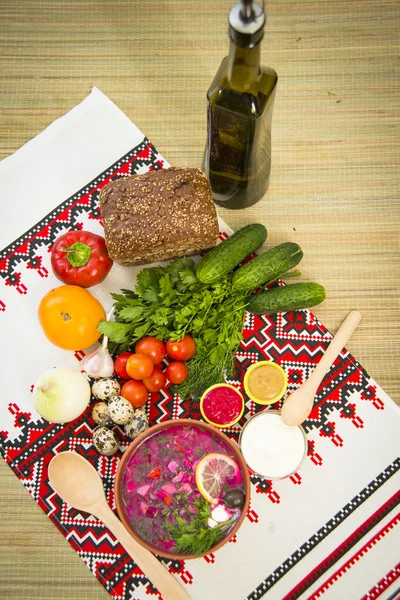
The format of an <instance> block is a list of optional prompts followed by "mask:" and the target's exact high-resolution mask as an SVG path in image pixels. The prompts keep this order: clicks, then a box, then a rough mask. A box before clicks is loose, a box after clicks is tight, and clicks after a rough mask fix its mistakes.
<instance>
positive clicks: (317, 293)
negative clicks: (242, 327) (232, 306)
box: [246, 283, 326, 315]
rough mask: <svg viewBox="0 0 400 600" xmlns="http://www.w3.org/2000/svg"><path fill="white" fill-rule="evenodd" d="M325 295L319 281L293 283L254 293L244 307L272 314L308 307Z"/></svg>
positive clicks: (322, 299) (321, 299)
mask: <svg viewBox="0 0 400 600" xmlns="http://www.w3.org/2000/svg"><path fill="white" fill-rule="evenodd" d="M325 296H326V294H325V289H324V288H323V287H322V285H320V284H319V283H293V284H292V285H285V286H284V287H277V288H273V289H272V290H268V291H264V292H259V293H258V294H254V295H253V296H251V297H250V302H249V304H248V305H247V306H246V309H247V310H248V311H249V312H251V313H254V314H256V315H272V314H274V313H278V312H287V311H290V310H298V309H301V308H310V307H311V306H315V305H316V304H320V303H321V302H323V301H324V300H325Z"/></svg>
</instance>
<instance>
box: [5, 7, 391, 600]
mask: <svg viewBox="0 0 400 600" xmlns="http://www.w3.org/2000/svg"><path fill="white" fill-rule="evenodd" d="M231 4H232V2H230V1H226V0H201V1H200V0H198V1H196V0H131V1H122V0H120V1H118V0H47V1H46V0H25V1H23V0H13V2H9V1H8V0H0V44H1V51H0V78H1V79H0V83H1V85H0V158H3V157H4V156H7V155H8V154H10V153H11V152H14V151H15V150H17V148H19V147H20V146H21V145H22V144H23V143H24V142H26V141H27V140H28V139H30V138H31V137H33V136H35V135H36V134H37V133H39V132H40V131H41V130H42V129H43V128H44V127H45V126H46V125H47V124H49V123H50V122H51V121H52V120H54V119H55V118H57V117H58V116H61V115H63V114H64V113H65V112H67V111H68V110H69V109H70V108H72V107H73V106H74V105H75V104H77V103H78V102H80V101H81V100H82V99H83V98H84V97H85V96H86V95H87V94H88V92H89V91H90V88H91V87H92V86H93V85H96V86H97V87H99V88H100V89H101V90H102V91H103V92H105V93H106V94H107V95H108V96H109V97H110V98H111V99H112V100H113V101H114V102H115V103H116V104H117V105H118V106H120V108H121V109H122V110H123V111H125V112H126V113H127V115H128V116H129V117H130V118H131V119H132V120H133V121H134V122H135V123H136V125H137V126H138V127H140V129H141V130H142V131H143V132H145V134H146V135H147V136H148V137H149V138H150V139H151V140H152V141H153V143H154V144H155V145H156V147H157V148H158V149H159V150H160V152H162V154H163V155H164V156H165V157H166V158H167V159H168V160H169V161H170V162H171V163H172V164H174V165H178V166H199V165H200V162H201V156H202V152H203V146H204V142H205V131H206V129H205V125H206V113H205V108H206V105H205V92H206V90H207V88H208V86H209V84H210V83H211V80H212V78H213V76H214V74H215V72H216V70H217V68H218V66H219V64H220V61H221V60H222V58H223V56H224V55H225V54H226V51H227V47H228V41H227V35H226V29H227V22H226V18H227V13H228V10H229V8H230V6H231ZM267 11H268V25H267V30H266V35H265V38H264V41H263V52H262V58H263V64H265V65H267V66H271V67H273V68H275V69H276V71H277V72H278V75H279V78H280V79H279V84H278V92H277V97H276V104H275V111H274V119H273V174H272V182H271V186H270V190H269V192H268V195H267V197H266V198H265V199H264V200H263V201H262V202H261V203H259V204H258V205H256V206H255V207H253V208H250V209H247V210H246V211H244V212H232V211H226V210H222V209H219V213H220V215H221V216H222V217H223V219H224V220H225V221H226V222H227V223H228V224H229V225H230V226H231V227H232V228H234V229H235V228H237V227H239V226H241V225H243V224H245V223H250V222H255V221H261V222H263V223H264V224H265V225H266V226H267V227H268V229H269V238H268V243H269V244H271V245H275V244H277V243H280V242H283V241H294V242H297V243H299V244H300V245H301V247H302V248H303V250H304V254H305V257H304V259H303V262H302V272H303V280H305V281H306V280H308V281H313V280H314V281H318V282H320V283H322V284H323V285H324V286H325V287H326V289H327V295H328V299H327V300H326V302H325V303H324V304H323V305H322V306H319V307H317V308H316V310H315V313H316V315H317V316H318V317H319V318H320V319H321V320H322V322H323V323H324V324H325V325H326V326H327V327H328V328H330V329H331V330H332V331H333V330H335V329H336V328H337V327H338V325H339V323H340V322H341V320H342V319H343V318H344V316H345V315H346V314H347V312H348V311H349V310H350V309H352V308H358V309H359V310H360V311H361V313H362V315H363V321H362V323H361V325H360V327H359V329H358V330H357V332H356V334H355V336H354V339H352V340H351V342H350V343H349V344H348V347H349V349H350V350H351V352H352V353H353V354H354V356H355V357H356V358H357V359H358V360H359V361H360V362H361V364H362V365H363V366H364V367H365V368H366V369H367V371H368V372H369V373H370V374H371V375H372V376H373V377H374V378H375V379H376V380H377V381H378V382H379V383H380V384H381V385H382V387H383V388H384V389H385V390H386V391H387V392H388V393H389V395H391V397H392V398H393V399H394V400H396V401H397V402H399V400H400V374H399V367H398V354H399V346H400V344H399V340H400V310H399V288H400V286H399V268H400V260H399V256H400V253H399V250H400V248H399V225H400V208H399V207H400V184H399V167H400V127H399V123H400V114H399V97H400V89H399V88H400V85H399V68H400V64H399V58H398V57H399V29H400V3H399V2H398V0H318V2H314V1H306V0H304V1H294V0H284V1H283V0H280V1H279V0H275V1H269V2H268V3H267ZM22 368H23V366H22ZM0 477H1V485H0V514H1V517H0V536H1V540H2V544H1V545H0V590H1V591H0V597H2V598H5V599H7V600H16V599H21V600H22V599H23V600H31V599H35V600H38V599H42V598H43V599H52V600H53V599H55V598H57V599H58V600H64V599H65V600H66V599H68V600H70V599H71V598H72V599H73V600H81V599H82V600H83V599H85V600H92V599H96V600H97V599H100V598H106V597H107V594H106V592H105V591H104V590H103V589H102V587H101V586H100V585H99V584H98V583H97V582H96V580H95V579H94V578H93V577H92V576H91V575H90V573H89V571H87V569H86V568H85V567H84V566H83V563H82V562H81V560H80V558H79V557H78V555H77V554H76V553H75V552H74V551H73V550H72V548H70V547H69V545H68V544H66V543H65V540H64V539H63V538H62V537H61V536H60V535H59V534H58V533H57V532H56V531H55V528H54V527H53V526H52V524H51V523H50V521H48V520H47V519H45V517H44V515H43V513H42V511H41V510H40V508H39V507H38V506H37V504H36V503H34V502H32V501H31V500H30V499H29V498H28V496H27V494H26V491H25V490H24V489H23V488H22V486H21V485H20V483H19V482H18V481H17V479H16V478H15V476H14V474H13V473H12V472H11V470H10V469H9V468H8V467H7V466H6V465H5V464H4V463H3V462H1V463H0ZM221 600H222V599H221Z"/></svg>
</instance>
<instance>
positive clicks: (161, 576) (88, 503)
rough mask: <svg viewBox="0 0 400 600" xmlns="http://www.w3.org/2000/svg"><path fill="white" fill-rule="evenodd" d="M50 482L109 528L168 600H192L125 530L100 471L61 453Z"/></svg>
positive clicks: (51, 466)
mask: <svg viewBox="0 0 400 600" xmlns="http://www.w3.org/2000/svg"><path fill="white" fill-rule="evenodd" d="M49 480H50V484H51V486H52V488H53V489H54V490H55V491H56V492H57V494H58V495H59V496H61V498H62V499H63V500H64V501H65V502H68V504H70V505H71V506H73V507H74V508H77V509H78V510H83V511H85V512H88V513H91V514H92V515H94V516H95V517H97V518H98V519H100V520H101V521H103V523H104V524H105V525H106V526H107V527H108V529H109V530H110V531H111V532H112V533H113V534H114V535H115V537H116V538H117V540H118V541H119V542H121V544H122V545H123V547H124V548H125V550H126V551H127V552H128V554H130V556H131V557H132V558H133V560H134V561H135V562H136V563H137V565H139V567H140V568H141V569H142V571H143V573H144V574H145V575H146V577H148V578H149V579H150V581H151V582H152V583H153V584H154V585H155V586H156V588H157V589H158V591H159V592H160V593H161V594H162V596H163V597H164V598H165V600H190V596H189V595H188V594H187V592H186V590H184V588H183V587H182V586H181V585H180V583H179V582H178V581H177V580H176V579H175V578H174V577H173V575H171V573H169V572H168V571H167V570H166V569H165V568H164V567H163V565H162V564H161V563H160V562H159V561H158V560H157V559H156V557H155V556H154V554H152V553H151V552H149V551H148V550H146V548H144V547H143V546H141V545H140V544H139V543H138V542H137V541H136V540H135V539H133V537H132V536H131V535H130V534H129V532H128V531H127V530H126V529H125V527H124V525H123V524H122V523H121V521H120V520H119V519H118V518H117V517H116V516H115V514H114V513H113V511H112V510H111V508H110V507H109V506H108V504H107V500H106V497H105V493H104V488H103V484H102V481H101V479H100V477H99V475H98V474H97V471H96V470H95V469H94V467H92V465H91V464H90V463H89V462H88V461H87V460H86V459H85V458H83V457H82V456H80V455H79V454H76V453H75V452H61V453H60V454H57V455H56V456H55V457H54V458H53V459H52V460H51V462H50V464H49Z"/></svg>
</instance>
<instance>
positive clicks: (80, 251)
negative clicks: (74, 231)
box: [62, 242, 92, 267]
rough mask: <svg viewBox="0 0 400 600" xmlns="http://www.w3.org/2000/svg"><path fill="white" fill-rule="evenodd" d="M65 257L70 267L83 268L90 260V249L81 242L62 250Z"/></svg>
mask: <svg viewBox="0 0 400 600" xmlns="http://www.w3.org/2000/svg"><path fill="white" fill-rule="evenodd" d="M62 252H65V253H66V255H67V261H68V262H69V264H70V265H71V267H84V266H85V265H86V264H87V263H88V262H89V260H90V255H91V254H92V248H91V247H90V246H88V245H87V244H83V243H82V242H75V244H72V246H69V247H68V248H62Z"/></svg>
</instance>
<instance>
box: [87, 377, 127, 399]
mask: <svg viewBox="0 0 400 600" xmlns="http://www.w3.org/2000/svg"><path fill="white" fill-rule="evenodd" d="M120 391H121V386H120V385H119V383H118V381H116V380H115V379H110V378H107V379H99V380H98V381H96V383H94V384H93V385H92V394H93V396H95V397H96V398H98V399H99V400H109V398H112V396H118V394H119V393H120Z"/></svg>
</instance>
